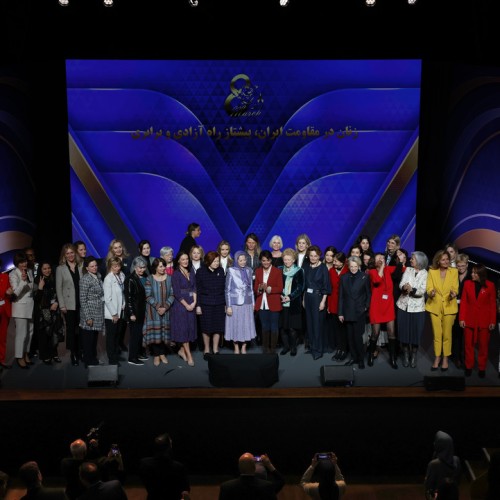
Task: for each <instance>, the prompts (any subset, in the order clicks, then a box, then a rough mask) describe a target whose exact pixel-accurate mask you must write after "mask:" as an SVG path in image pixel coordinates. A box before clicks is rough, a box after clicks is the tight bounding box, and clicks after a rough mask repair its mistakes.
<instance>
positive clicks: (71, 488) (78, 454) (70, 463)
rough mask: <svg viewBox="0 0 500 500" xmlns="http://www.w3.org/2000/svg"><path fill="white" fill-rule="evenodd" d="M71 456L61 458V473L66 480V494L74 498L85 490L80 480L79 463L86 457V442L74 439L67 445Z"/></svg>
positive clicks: (71, 499)
mask: <svg viewBox="0 0 500 500" xmlns="http://www.w3.org/2000/svg"><path fill="white" fill-rule="evenodd" d="M69 449H70V452H71V456H70V457H65V458H63V459H62V460H61V466H60V467H61V475H62V476H63V478H64V479H65V481H66V490H65V492H66V496H67V497H68V498H69V499H70V500H75V499H76V498H78V497H79V496H80V495H82V494H83V493H84V492H85V486H83V484H82V482H81V481H80V465H82V464H83V462H85V460H86V458H87V444H86V443H85V441H83V439H76V440H75V441H73V442H72V443H71V444H70V446H69Z"/></svg>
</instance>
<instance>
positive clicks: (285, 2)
mask: <svg viewBox="0 0 500 500" xmlns="http://www.w3.org/2000/svg"><path fill="white" fill-rule="evenodd" d="M289 4H290V0H280V5H281V6H282V7H288V5H289Z"/></svg>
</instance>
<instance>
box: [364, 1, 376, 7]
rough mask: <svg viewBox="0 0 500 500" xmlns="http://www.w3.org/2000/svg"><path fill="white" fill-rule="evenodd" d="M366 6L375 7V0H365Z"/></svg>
mask: <svg viewBox="0 0 500 500" xmlns="http://www.w3.org/2000/svg"><path fill="white" fill-rule="evenodd" d="M365 3H366V6H367V7H375V4H376V3H377V2H376V0H365Z"/></svg>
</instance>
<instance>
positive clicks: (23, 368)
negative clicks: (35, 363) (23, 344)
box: [16, 358, 30, 370]
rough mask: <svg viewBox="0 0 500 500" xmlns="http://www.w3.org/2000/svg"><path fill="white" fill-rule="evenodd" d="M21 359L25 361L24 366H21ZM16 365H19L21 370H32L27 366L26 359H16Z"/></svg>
mask: <svg viewBox="0 0 500 500" xmlns="http://www.w3.org/2000/svg"><path fill="white" fill-rule="evenodd" d="M20 359H22V360H23V362H24V365H22V364H21V361H20ZM16 363H17V366H19V368H21V369H22V370H29V368H30V367H29V366H28V365H27V364H26V361H24V359H23V358H16Z"/></svg>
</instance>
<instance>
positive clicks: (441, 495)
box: [433, 478, 460, 500]
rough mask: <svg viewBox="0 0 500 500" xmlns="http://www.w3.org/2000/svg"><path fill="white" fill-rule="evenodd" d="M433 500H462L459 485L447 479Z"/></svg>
mask: <svg viewBox="0 0 500 500" xmlns="http://www.w3.org/2000/svg"><path fill="white" fill-rule="evenodd" d="M433 498H434V499H436V500H460V494H459V489H458V484H457V483H455V482H454V481H453V480H451V479H449V478H447V479H446V480H445V481H444V482H443V483H442V484H441V485H440V486H439V488H438V489H437V491H436V493H435V495H434V497H433Z"/></svg>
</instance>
